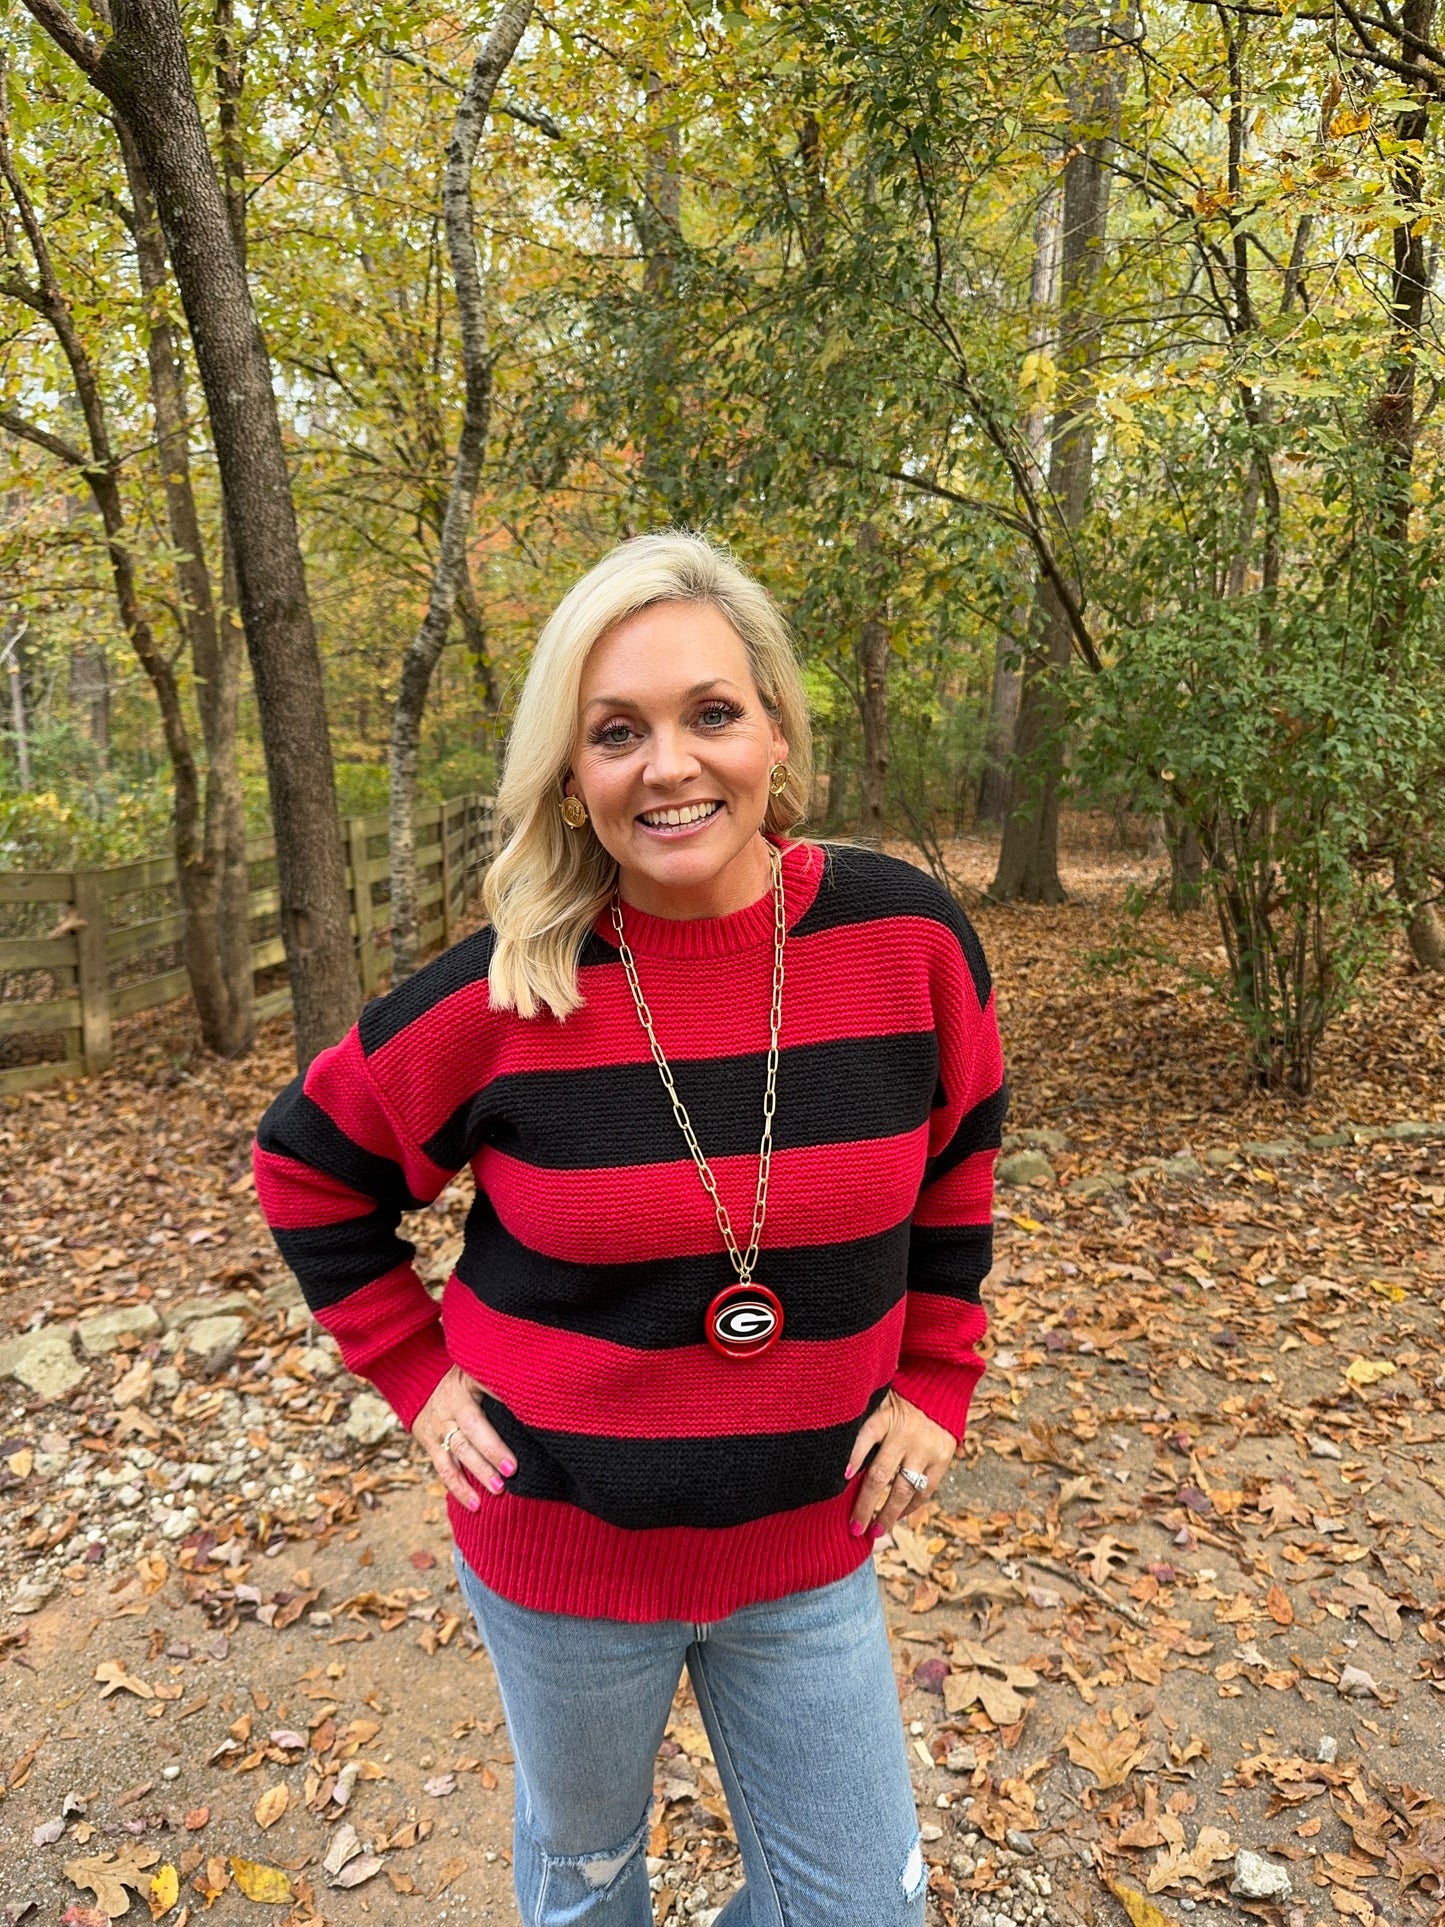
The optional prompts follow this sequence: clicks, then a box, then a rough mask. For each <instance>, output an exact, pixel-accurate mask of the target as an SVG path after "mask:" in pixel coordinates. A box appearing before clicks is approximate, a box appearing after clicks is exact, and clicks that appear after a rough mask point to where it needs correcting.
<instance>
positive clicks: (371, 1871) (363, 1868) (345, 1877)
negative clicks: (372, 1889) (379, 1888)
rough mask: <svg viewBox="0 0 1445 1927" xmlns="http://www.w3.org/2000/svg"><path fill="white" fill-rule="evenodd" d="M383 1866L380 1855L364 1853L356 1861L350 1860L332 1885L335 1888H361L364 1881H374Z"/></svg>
mask: <svg viewBox="0 0 1445 1927" xmlns="http://www.w3.org/2000/svg"><path fill="white" fill-rule="evenodd" d="M383 1865H384V1862H383V1861H382V1858H381V1855H380V1854H377V1853H363V1854H361V1855H360V1856H359V1857H358V1858H357V1859H355V1860H348V1861H347V1863H346V1865H345V1866H344V1867H343V1868H342V1869H341V1872H340V1873H339V1874H337V1876H336V1878H335V1879H334V1880H333V1881H332V1883H331V1884H332V1885H333V1886H334V1887H346V1888H350V1887H359V1886H361V1885H362V1883H363V1882H364V1881H367V1880H374V1879H375V1878H376V1876H377V1875H378V1874H379V1873H380V1872H381V1869H382V1866H383Z"/></svg>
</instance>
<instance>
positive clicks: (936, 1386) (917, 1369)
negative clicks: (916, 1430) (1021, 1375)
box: [893, 1359, 983, 1439]
mask: <svg viewBox="0 0 1445 1927" xmlns="http://www.w3.org/2000/svg"><path fill="white" fill-rule="evenodd" d="M982 1377H983V1361H982V1359H978V1360H974V1361H971V1362H969V1363H966V1364H961V1365H955V1364H953V1363H952V1362H951V1361H950V1362H946V1363H939V1362H935V1361H934V1360H931V1359H926V1360H920V1359H911V1360H909V1361H908V1362H907V1363H905V1364H903V1365H900V1366H899V1368H898V1370H897V1371H896V1372H895V1373H894V1374H893V1389H894V1391H895V1392H897V1394H898V1396H899V1397H900V1398H906V1399H907V1400H908V1403H909V1404H910V1405H916V1406H917V1407H918V1409H919V1411H920V1412H922V1413H923V1415H924V1417H925V1418H931V1419H932V1420H933V1422H934V1424H935V1425H941V1426H942V1427H943V1429H944V1431H945V1432H952V1434H953V1436H954V1438H955V1439H961V1438H962V1437H963V1434H964V1431H965V1429H966V1427H967V1425H968V1408H969V1404H970V1402H971V1400H972V1398H973V1388H974V1386H975V1385H977V1383H978V1381H979V1380H980V1379H981V1378H982Z"/></svg>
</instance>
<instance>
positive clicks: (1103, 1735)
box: [1064, 1720, 1156, 1893]
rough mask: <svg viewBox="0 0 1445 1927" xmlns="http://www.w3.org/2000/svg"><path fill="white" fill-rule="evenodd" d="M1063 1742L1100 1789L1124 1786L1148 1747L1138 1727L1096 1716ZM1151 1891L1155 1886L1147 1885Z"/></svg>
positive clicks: (1066, 1735)
mask: <svg viewBox="0 0 1445 1927" xmlns="http://www.w3.org/2000/svg"><path fill="white" fill-rule="evenodd" d="M1064 1745H1065V1746H1066V1747H1067V1748H1068V1749H1069V1758H1070V1759H1071V1760H1072V1761H1073V1763H1074V1765H1075V1766H1083V1767H1087V1768H1088V1770H1089V1771H1090V1773H1092V1774H1093V1775H1094V1778H1095V1779H1096V1780H1097V1781H1098V1782H1099V1785H1100V1787H1101V1788H1103V1789H1107V1788H1109V1787H1114V1786H1123V1784H1124V1782H1125V1780H1127V1779H1128V1777H1129V1775H1130V1774H1131V1773H1132V1772H1133V1771H1134V1768H1135V1767H1136V1766H1138V1764H1139V1762H1140V1761H1141V1760H1142V1759H1143V1757H1144V1755H1145V1752H1146V1751H1147V1750H1148V1749H1147V1748H1146V1746H1145V1744H1144V1741H1143V1738H1142V1736H1141V1735H1140V1733H1139V1731H1138V1729H1137V1728H1135V1727H1132V1726H1129V1727H1126V1728H1125V1729H1124V1731H1123V1732H1122V1733H1118V1732H1115V1730H1114V1728H1113V1727H1112V1726H1101V1725H1100V1724H1099V1722H1098V1721H1097V1720H1085V1721H1084V1723H1083V1724H1082V1725H1081V1726H1075V1727H1071V1728H1070V1730H1069V1731H1068V1732H1067V1733H1065V1735H1064ZM1149 1891H1150V1892H1151V1893H1153V1892H1155V1891H1156V1889H1154V1888H1152V1887H1151V1888H1150V1890H1149Z"/></svg>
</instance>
